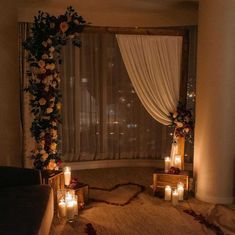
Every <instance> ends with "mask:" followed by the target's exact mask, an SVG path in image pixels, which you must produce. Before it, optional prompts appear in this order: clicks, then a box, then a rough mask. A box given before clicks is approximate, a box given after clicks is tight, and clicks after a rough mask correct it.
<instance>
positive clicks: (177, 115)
mask: <svg viewBox="0 0 235 235" xmlns="http://www.w3.org/2000/svg"><path fill="white" fill-rule="evenodd" d="M170 119H171V125H170V127H172V128H173V129H174V137H184V138H185V139H186V140H188V141H189V142H192V138H193V135H192V132H193V128H194V122H193V117H192V113H191V111H190V110H187V109H186V108H185V106H184V105H183V104H182V103H179V104H178V107H177V111H175V112H174V113H170Z"/></svg>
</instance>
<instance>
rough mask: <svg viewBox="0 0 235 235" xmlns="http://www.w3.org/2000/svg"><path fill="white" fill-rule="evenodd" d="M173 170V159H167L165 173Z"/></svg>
mask: <svg viewBox="0 0 235 235" xmlns="http://www.w3.org/2000/svg"><path fill="white" fill-rule="evenodd" d="M170 168H171V159H170V158H169V157H165V173H168V172H169V170H170Z"/></svg>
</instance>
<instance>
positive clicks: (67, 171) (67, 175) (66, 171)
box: [64, 166, 71, 186]
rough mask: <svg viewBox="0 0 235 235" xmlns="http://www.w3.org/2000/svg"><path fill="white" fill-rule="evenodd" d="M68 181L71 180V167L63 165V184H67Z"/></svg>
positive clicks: (68, 183)
mask: <svg viewBox="0 0 235 235" xmlns="http://www.w3.org/2000/svg"><path fill="white" fill-rule="evenodd" d="M70 181H71V167H69V166H66V167H64V184H65V185H66V186H69V185H70Z"/></svg>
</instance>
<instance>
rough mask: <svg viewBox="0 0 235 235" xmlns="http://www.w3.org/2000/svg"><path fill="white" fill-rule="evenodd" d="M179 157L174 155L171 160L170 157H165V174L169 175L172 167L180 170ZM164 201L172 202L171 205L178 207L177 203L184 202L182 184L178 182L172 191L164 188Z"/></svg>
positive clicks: (167, 187)
mask: <svg viewBox="0 0 235 235" xmlns="http://www.w3.org/2000/svg"><path fill="white" fill-rule="evenodd" d="M181 161H182V160H181V155H179V154H176V155H175V156H174V158H173V159H171V158H170V157H165V173H171V172H170V171H171V169H172V167H173V168H174V169H179V171H180V170H181V168H182V165H181V164H182V162H181ZM165 200H166V201H172V205H173V206H176V205H178V203H179V201H183V200H184V184H183V183H181V182H179V183H178V184H177V188H176V189H174V190H173V189H172V188H171V186H169V185H167V186H165Z"/></svg>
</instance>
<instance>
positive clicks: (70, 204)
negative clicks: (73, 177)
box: [66, 200, 74, 220]
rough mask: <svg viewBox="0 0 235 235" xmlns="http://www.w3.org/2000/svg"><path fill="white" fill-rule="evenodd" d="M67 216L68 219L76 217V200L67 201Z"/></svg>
mask: <svg viewBox="0 0 235 235" xmlns="http://www.w3.org/2000/svg"><path fill="white" fill-rule="evenodd" d="M66 216H67V219H68V220H73V219H74V201H73V200H71V201H67V202H66Z"/></svg>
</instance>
